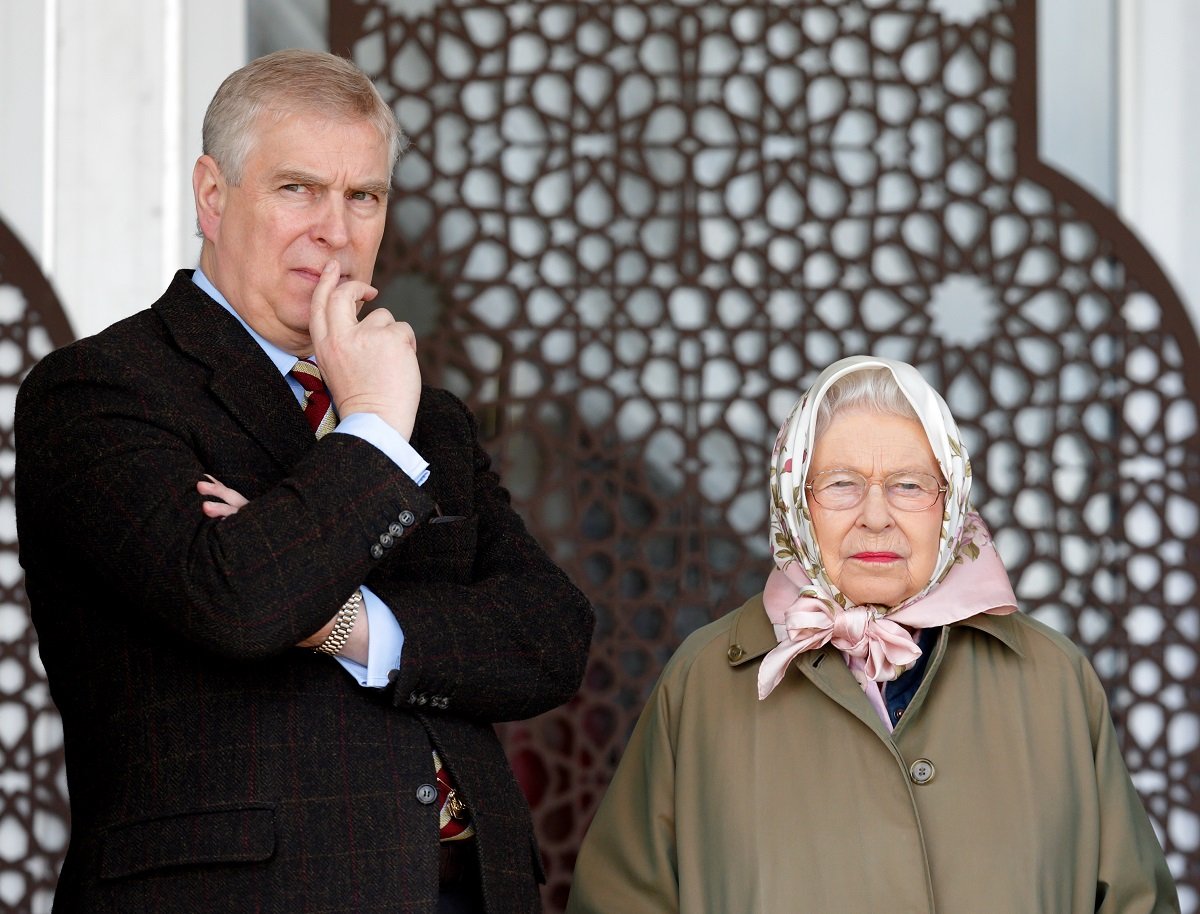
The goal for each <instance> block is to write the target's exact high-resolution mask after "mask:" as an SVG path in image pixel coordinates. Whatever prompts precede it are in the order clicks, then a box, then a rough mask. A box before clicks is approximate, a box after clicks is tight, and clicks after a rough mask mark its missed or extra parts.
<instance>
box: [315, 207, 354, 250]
mask: <svg viewBox="0 0 1200 914" xmlns="http://www.w3.org/2000/svg"><path fill="white" fill-rule="evenodd" d="M349 216H350V208H349V207H348V206H347V205H346V201H345V200H344V199H343V198H342V197H341V196H340V195H338V194H327V195H326V197H325V199H324V200H322V201H321V209H320V213H319V215H318V217H317V221H316V222H315V223H314V225H313V236H314V237H315V238H316V239H317V240H318V241H322V242H324V243H325V244H327V245H328V246H329V247H331V248H343V247H345V246H346V245H347V244H348V243H349V241H350V226H349V223H348V221H347V220H348V219H349Z"/></svg>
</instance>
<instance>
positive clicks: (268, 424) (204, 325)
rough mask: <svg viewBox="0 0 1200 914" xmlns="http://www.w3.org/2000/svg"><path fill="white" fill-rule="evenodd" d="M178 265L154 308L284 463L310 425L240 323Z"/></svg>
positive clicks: (220, 394)
mask: <svg viewBox="0 0 1200 914" xmlns="http://www.w3.org/2000/svg"><path fill="white" fill-rule="evenodd" d="M191 275H192V274H191V271H190V270H180V271H179V272H178V273H176V274H175V278H174V280H173V281H172V282H171V285H170V287H169V288H168V289H167V291H166V292H165V293H163V296H162V298H160V299H159V300H158V301H157V302H155V303H154V305H153V310H154V313H155V314H156V315H157V316H158V317H159V319H160V320H161V321H162V322H163V324H164V325H165V327H166V328H167V331H168V333H169V334H170V335H171V337H172V339H173V340H174V341H175V345H176V346H178V347H179V350H180V351H181V352H182V353H183V354H184V355H186V356H188V357H189V358H192V359H194V360H195V361H197V362H199V363H200V364H202V365H204V366H205V367H206V368H207V369H208V389H209V391H210V393H211V394H212V396H213V397H214V398H215V399H216V400H217V401H218V402H220V403H221V404H222V405H223V406H224V408H225V409H226V410H227V411H228V412H229V414H230V415H231V416H232V417H233V418H234V420H235V421H237V423H238V424H239V425H241V426H242V428H243V429H244V430H245V432H246V434H247V435H249V436H250V437H251V438H253V439H254V440H255V441H257V442H258V443H259V444H260V445H261V446H262V447H263V448H264V449H265V450H266V451H267V452H268V453H269V454H271V456H272V457H273V458H274V459H275V460H276V461H278V462H279V464H280V465H281V466H283V467H290V466H292V465H293V464H294V463H295V462H296V461H297V460H298V459H299V458H300V457H301V455H303V454H304V452H305V451H306V450H307V449H308V448H310V447H312V444H313V441H314V438H313V433H312V429H310V428H309V426H308V422H307V421H306V420H305V418H304V412H303V410H301V409H300V408H299V406H298V405H297V403H296V399H295V397H294V396H293V394H292V392H291V390H290V389H289V388H288V385H287V381H285V380H284V379H283V377H282V376H281V375H280V374H279V372H278V371H277V370H276V368H275V366H274V365H273V364H272V362H271V360H270V359H269V358H267V355H266V353H264V352H263V351H262V349H261V348H260V347H259V346H258V344H257V343H255V341H254V339H253V338H252V337H251V336H250V335H249V334H248V333H246V330H245V328H244V327H242V325H241V324H239V323H238V322H237V320H236V319H234V317H233V316H232V315H230V314H229V313H228V312H226V311H225V309H224V308H222V307H221V306H220V305H219V304H217V303H216V302H215V301H213V300H212V299H211V298H209V297H208V295H206V294H205V293H204V292H203V291H202V290H201V289H200V288H199V287H198V286H197V285H196V284H195V283H193V282H192V278H191Z"/></svg>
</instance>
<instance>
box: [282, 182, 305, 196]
mask: <svg viewBox="0 0 1200 914" xmlns="http://www.w3.org/2000/svg"><path fill="white" fill-rule="evenodd" d="M282 189H283V190H286V191H288V192H289V193H293V194H298V193H300V192H301V191H302V190H304V185H303V184H285V185H283V188H282Z"/></svg>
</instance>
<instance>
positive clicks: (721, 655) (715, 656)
mask: <svg viewBox="0 0 1200 914" xmlns="http://www.w3.org/2000/svg"><path fill="white" fill-rule="evenodd" d="M762 612H763V608H762V596H761V594H760V595H757V596H754V597H751V598H750V599H749V600H747V601H746V602H745V603H743V604H742V605H741V606H739V607H738V608H737V609H735V610H733V611H732V612H728V613H726V614H725V615H723V616H721V617H720V618H718V619H715V620H714V621H712V622H709V623H708V624H707V625H703V626H701V627H700V628H698V629H696V630H695V631H694V632H692V633H691V634H690V635H688V636H687V637H686V638H685V639H684V640H683V643H682V644H681V645H679V647H678V648H677V649H676V651H675V653H674V654H673V655H671V659H670V660H668V661H667V664H666V666H665V667H664V668H663V674H662V678H663V679H664V680H669V679H675V680H684V679H686V678H687V677H688V676H689V675H690V673H691V670H692V668H693V667H696V666H699V667H702V668H703V669H705V670H711V669H712V667H713V665H717V666H719V667H720V668H728V667H729V665H730V660H729V639H730V634H731V632H733V631H735V630H739V629H741V628H742V627H743V626H744V625H745V623H746V622H747V621H748V619H749V617H750V614H752V613H760V614H761V613H762Z"/></svg>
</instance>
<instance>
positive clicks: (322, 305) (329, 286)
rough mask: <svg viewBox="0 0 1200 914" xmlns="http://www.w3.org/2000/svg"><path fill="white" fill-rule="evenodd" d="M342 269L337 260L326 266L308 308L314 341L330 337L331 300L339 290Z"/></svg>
mask: <svg viewBox="0 0 1200 914" xmlns="http://www.w3.org/2000/svg"><path fill="white" fill-rule="evenodd" d="M341 273H342V268H341V266H340V265H339V264H338V262H337V261H336V260H331V261H329V263H327V264H325V268H324V269H323V270H322V271H321V278H320V279H318V280H317V285H316V288H314V289H313V296H312V302H311V303H310V304H309V307H308V335H309V336H310V337H311V338H312V339H324V338H325V337H326V336H328V335H329V322H330V319H329V314H328V306H329V298H330V296H331V295H332V294H333V290H334V289H336V288H337V284H338V279H340V278H341Z"/></svg>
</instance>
